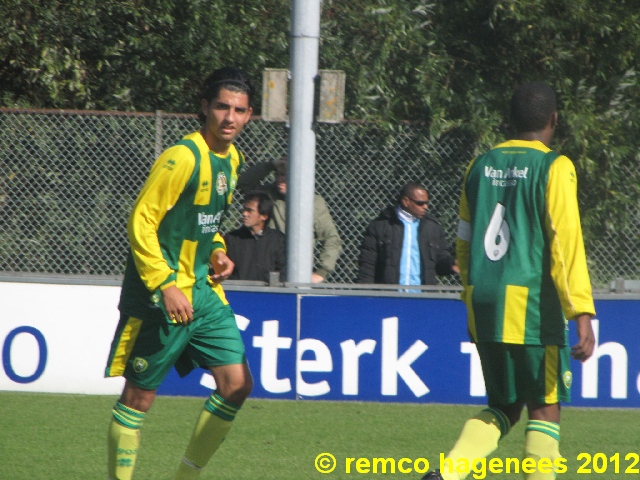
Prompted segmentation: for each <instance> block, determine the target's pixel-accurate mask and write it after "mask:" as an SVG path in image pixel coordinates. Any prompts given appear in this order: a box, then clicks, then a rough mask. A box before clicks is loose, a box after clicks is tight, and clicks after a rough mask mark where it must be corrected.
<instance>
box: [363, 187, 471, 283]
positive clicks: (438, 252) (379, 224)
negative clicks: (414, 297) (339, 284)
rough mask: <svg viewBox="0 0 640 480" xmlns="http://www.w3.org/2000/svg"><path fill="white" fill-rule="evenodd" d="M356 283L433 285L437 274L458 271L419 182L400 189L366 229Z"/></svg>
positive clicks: (442, 231) (425, 190) (423, 188)
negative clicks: (394, 200) (396, 197)
mask: <svg viewBox="0 0 640 480" xmlns="http://www.w3.org/2000/svg"><path fill="white" fill-rule="evenodd" d="M359 265H360V268H359V271H358V277H357V279H356V281H357V282H358V283H386V284H399V285H435V284H436V283H437V280H436V275H451V274H454V273H458V272H459V270H458V267H457V265H456V261H455V260H454V258H453V256H452V255H451V254H450V253H449V245H448V243H447V240H446V238H445V233H444V230H443V228H442V226H441V225H440V223H439V222H438V220H437V219H436V218H435V217H434V216H433V215H432V214H431V213H429V194H428V193H427V189H426V188H425V187H424V186H423V185H422V184H420V183H418V182H409V183H407V184H406V185H405V186H404V187H402V189H401V190H400V195H399V196H398V201H397V204H396V205H395V206H390V207H387V208H385V209H384V210H383V211H382V212H381V213H380V215H379V216H378V218H376V219H375V220H373V221H372V222H371V223H370V224H369V226H368V227H367V230H366V231H365V234H364V237H363V239H362V244H361V246H360V260H359Z"/></svg>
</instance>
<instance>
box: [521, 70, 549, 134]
mask: <svg viewBox="0 0 640 480" xmlns="http://www.w3.org/2000/svg"><path fill="white" fill-rule="evenodd" d="M557 108H558V107H557V104H556V94H555V93H554V91H553V90H552V89H551V87H550V86H549V85H547V84H546V83H544V82H531V83H524V84H522V85H520V86H519V87H518V88H516V90H515V92H514V93H513V96H512V97H511V122H512V124H513V127H514V128H515V129H516V132H518V133H521V132H538V131H540V130H542V129H544V127H546V126H547V123H548V122H549V117H551V115H552V114H553V113H554V112H555V111H556V110H557Z"/></svg>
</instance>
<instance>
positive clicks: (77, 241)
mask: <svg viewBox="0 0 640 480" xmlns="http://www.w3.org/2000/svg"><path fill="white" fill-rule="evenodd" d="M197 128H199V124H198V120H197V117H196V116H195V115H180V114H167V113H163V112H157V113H121V112H93V111H73V112H69V111H58V110H56V111H38V110H17V109H0V172H1V173H0V271H5V272H31V273H40V274H47V273H56V274H84V275H121V274H122V273H123V271H124V261H125V257H126V251H127V248H128V242H127V238H126V220H127V216H128V214H129V210H130V208H131V206H132V205H133V202H134V201H135V198H136V196H137V193H138V191H139V190H140V187H141V186H142V184H143V182H144V180H145V179H146V176H147V173H148V171H149V168H150V166H151V164H152V163H153V161H154V160H155V158H156V156H157V155H158V154H159V153H160V152H161V151H162V150H163V149H165V148H167V147H168V146H170V145H172V144H173V143H175V142H176V141H177V140H179V139H180V138H181V137H182V136H183V135H185V134H186V133H189V132H192V131H194V130H196V129H197ZM316 134H317V154H316V192H317V193H319V194H320V195H322V196H323V197H324V199H325V200H326V202H327V205H328V207H329V210H330V211H331V214H332V216H333V219H334V221H335V223H336V226H337V228H338V231H339V233H340V236H341V238H342V241H343V253H342V254H341V256H340V258H339V259H338V263H337V267H336V270H335V271H334V272H333V273H332V274H331V275H330V277H329V278H328V279H327V280H328V281H329V282H333V283H346V284H348V283H353V281H354V278H355V276H356V274H357V268H358V254H359V245H360V241H361V238H362V233H363V232H364V230H365V228H366V226H367V225H368V223H369V222H370V221H371V220H372V219H373V218H375V217H376V216H377V215H378V213H379V212H380V210H381V209H382V208H384V207H385V206H387V205H390V204H393V203H394V201H395V198H396V196H397V193H398V191H399V189H400V187H401V186H402V185H403V184H404V183H406V182H407V181H409V180H417V181H420V182H422V183H423V184H424V185H425V186H426V187H427V189H428V190H429V196H430V200H431V202H430V208H431V211H432V213H434V214H435V215H436V217H438V218H439V219H440V222H441V223H442V225H443V227H444V229H445V231H446V232H447V234H448V237H449V240H450V242H451V245H452V249H453V240H454V236H455V231H456V227H457V205H458V199H459V192H460V184H461V180H462V175H463V172H464V168H465V167H466V165H467V163H468V161H469V160H470V159H471V158H472V156H473V155H474V152H476V151H477V149H478V148H479V146H478V145H476V143H475V140H474V138H473V136H471V135H469V134H468V133H466V132H465V131H463V130H458V131H451V132H449V133H447V134H445V135H443V136H442V137H440V138H437V139H433V138H430V137H429V136H428V133H427V132H426V131H425V129H422V128H420V127H417V126H414V125H408V124H406V125H399V126H397V127H396V128H395V130H394V131H389V130H382V129H380V128H379V127H377V126H375V125H371V124H365V123H346V122H345V123H341V124H319V125H317V130H316ZM287 136H288V129H287V127H286V125H285V124H283V123H275V122H266V121H262V120H259V119H254V120H253V121H252V122H250V123H249V124H248V125H247V127H245V130H244V132H243V134H242V135H241V137H240V138H239V139H238V141H237V142H236V143H237V145H238V147H239V148H240V149H241V150H242V151H243V152H245V154H246V157H247V161H248V165H249V166H250V165H252V164H253V163H256V162H262V161H271V160H274V159H277V158H280V157H282V156H285V155H286V154H287ZM637 176H638V172H634V174H633V175H630V176H629V179H630V181H635V180H634V179H635V178H637ZM270 180H271V179H270V178H268V179H266V180H265V181H270ZM240 200H241V198H240V195H236V198H235V200H234V204H233V205H232V209H231V214H230V215H229V216H228V217H227V219H226V220H225V222H224V223H223V225H222V231H223V233H224V232H226V231H229V230H232V229H234V228H237V227H238V226H239V224H240V223H239V218H240V204H239V201H240ZM630 217H632V218H635V222H631V224H630V225H629V226H628V227H625V228H623V229H620V230H618V231H607V232H605V234H603V235H601V236H600V235H597V236H595V235H592V236H589V235H587V233H588V232H586V233H585V238H586V239H587V255H588V258H589V264H590V272H591V276H592V281H593V283H594V285H595V286H597V287H603V286H607V285H608V284H609V282H610V281H612V280H613V279H614V278H616V277H624V278H628V279H631V278H640V272H639V267H638V261H637V247H638V239H639V237H640V235H639V232H640V226H639V223H638V221H637V220H638V218H640V215H639V212H638V209H637V208H636V209H635V210H633V211H632V212H630ZM316 253H317V249H316ZM440 282H441V283H442V284H444V285H456V284H457V283H458V280H457V278H454V277H451V278H441V279H440Z"/></svg>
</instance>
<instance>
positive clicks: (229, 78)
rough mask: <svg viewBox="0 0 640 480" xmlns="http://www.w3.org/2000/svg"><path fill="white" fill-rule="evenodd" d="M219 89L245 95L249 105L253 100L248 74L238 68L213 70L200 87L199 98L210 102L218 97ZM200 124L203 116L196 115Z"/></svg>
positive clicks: (251, 85)
mask: <svg viewBox="0 0 640 480" xmlns="http://www.w3.org/2000/svg"><path fill="white" fill-rule="evenodd" d="M221 88H226V89H227V90H231V91H232V92H241V93H246V94H247V95H248V97H249V105H251V101H252V99H253V94H254V87H253V83H252V82H251V78H250V77H249V74H248V73H247V72H245V71H244V70H242V69H241V68H238V67H222V68H218V69H217V70H214V71H213V73H212V74H211V75H209V76H208V77H207V78H206V79H205V81H204V82H203V85H202V93H201V94H200V98H204V99H205V100H206V101H207V102H210V101H211V100H213V99H214V98H216V97H217V96H218V93H220V89H221ZM198 117H199V118H200V121H201V122H204V121H205V116H204V115H203V114H202V112H200V113H199V114H198Z"/></svg>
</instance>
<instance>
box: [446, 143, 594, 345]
mask: <svg viewBox="0 0 640 480" xmlns="http://www.w3.org/2000/svg"><path fill="white" fill-rule="evenodd" d="M456 246H457V254H458V264H459V267H460V275H461V280H462V284H463V287H464V290H463V294H462V298H463V300H464V301H465V303H466V305H467V312H468V324H469V333H470V335H471V338H472V339H473V340H474V341H477V342H502V343H512V344H526V345H564V344H565V342H566V319H572V318H575V317H576V316H577V315H578V314H580V313H591V314H595V309H594V303H593V297H592V293H591V283H590V280H589V273H588V271H587V263H586V256H585V251H584V243H583V239H582V228H581V225H580V214H579V211H578V201H577V178H576V172H575V168H574V166H573V163H572V162H571V161H570V160H569V159H568V158H567V157H565V156H562V155H558V154H557V153H554V152H553V151H551V150H550V149H549V148H548V147H546V146H545V145H544V144H543V143H541V142H538V141H523V140H511V141H508V142H505V143H502V144H500V145H497V146H496V147H494V148H493V149H491V150H489V151H488V152H486V153H485V154H483V155H480V156H479V157H477V158H476V159H475V160H474V161H472V162H471V164H470V165H469V167H468V168H467V172H466V174H465V179H464V184H463V191H462V197H461V202H460V225H459V228H458V239H457V241H456Z"/></svg>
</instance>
